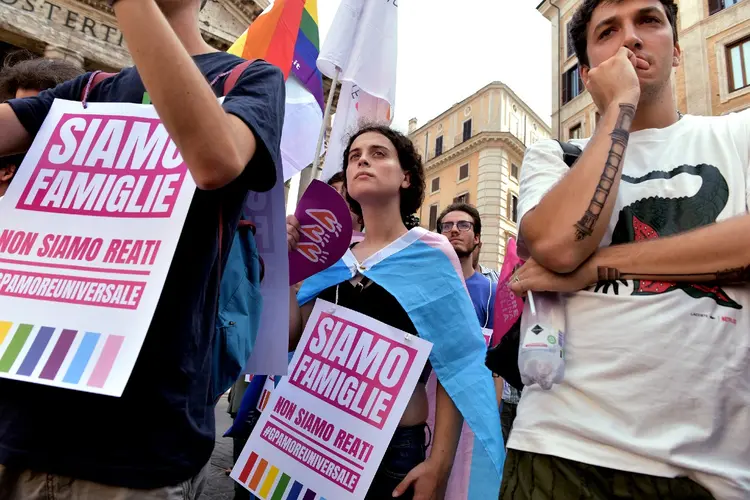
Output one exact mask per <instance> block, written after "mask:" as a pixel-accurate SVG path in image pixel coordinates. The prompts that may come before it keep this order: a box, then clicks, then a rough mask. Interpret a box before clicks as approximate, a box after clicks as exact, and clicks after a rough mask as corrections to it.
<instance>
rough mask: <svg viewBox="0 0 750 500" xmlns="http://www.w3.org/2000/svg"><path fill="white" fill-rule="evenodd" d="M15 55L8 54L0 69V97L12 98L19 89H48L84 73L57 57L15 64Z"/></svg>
mask: <svg viewBox="0 0 750 500" xmlns="http://www.w3.org/2000/svg"><path fill="white" fill-rule="evenodd" d="M14 59H16V58H15V56H14V55H11V56H8V59H6V65H5V67H4V68H3V69H2V71H0V99H2V100H3V101H4V100H6V99H12V98H13V97H15V95H16V91H18V89H27V90H47V89H51V88H54V87H56V86H58V85H59V84H61V83H63V82H66V81H68V80H72V79H73V78H75V77H77V76H79V75H82V74H83V70H82V69H81V68H78V67H77V66H74V65H73V64H71V63H69V62H67V61H62V60H57V59H41V58H35V59H27V60H22V61H20V62H16V63H15V64H14V63H13V62H12V61H13V60H14Z"/></svg>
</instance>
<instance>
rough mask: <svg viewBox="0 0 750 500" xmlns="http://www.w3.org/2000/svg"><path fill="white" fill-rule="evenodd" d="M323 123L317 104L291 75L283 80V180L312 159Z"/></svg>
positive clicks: (286, 179)
mask: <svg viewBox="0 0 750 500" xmlns="http://www.w3.org/2000/svg"><path fill="white" fill-rule="evenodd" d="M322 126H323V112H322V111H321V110H320V105H319V104H318V102H317V101H316V100H315V96H313V95H312V94H311V93H310V92H309V91H308V90H307V89H306V88H305V87H303V86H302V83H301V82H300V81H299V80H298V79H297V77H295V76H294V75H291V74H290V75H289V78H287V80H286V107H285V111H284V129H283V130H282V132H281V163H282V165H283V166H284V181H288V180H289V179H290V178H292V176H294V175H295V174H296V173H298V172H300V171H302V169H303V168H305V167H306V166H308V165H309V164H311V163H312V162H313V159H315V146H316V145H317V140H318V133H319V131H320V127H322Z"/></svg>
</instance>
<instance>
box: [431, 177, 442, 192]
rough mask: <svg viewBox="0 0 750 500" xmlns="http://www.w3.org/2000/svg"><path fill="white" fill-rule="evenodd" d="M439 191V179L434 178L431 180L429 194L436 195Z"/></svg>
mask: <svg viewBox="0 0 750 500" xmlns="http://www.w3.org/2000/svg"><path fill="white" fill-rule="evenodd" d="M438 191H440V177H435V178H434V179H432V189H430V193H437V192H438Z"/></svg>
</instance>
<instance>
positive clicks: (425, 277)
mask: <svg viewBox="0 0 750 500" xmlns="http://www.w3.org/2000/svg"><path fill="white" fill-rule="evenodd" d="M357 272H359V273H361V274H362V275H364V276H365V277H367V278H369V279H371V280H372V281H374V282H375V283H377V284H379V285H380V286H382V287H383V288H385V290H386V291H388V293H390V294H391V295H393V296H394V297H395V298H396V300H398V302H399V304H401V306H402V307H403V308H404V310H405V311H406V312H407V314H408V315H409V318H410V319H411V321H412V323H414V326H415V327H416V329H417V332H418V333H419V336H420V337H422V338H423V339H425V340H427V341H428V342H431V343H432V344H433V348H432V352H431V353H430V362H431V363H432V368H433V369H434V370H435V373H436V374H437V377H438V379H439V380H440V382H441V383H442V384H443V387H444V388H445V390H446V392H447V393H448V395H450V397H451V399H453V402H454V403H455V404H456V407H457V408H458V410H459V411H460V412H461V414H462V415H463V417H464V420H465V422H466V423H467V424H468V425H469V427H470V428H471V430H472V432H473V433H474V437H475V439H474V442H473V443H472V445H473V447H474V448H473V452H472V455H471V456H472V461H471V475H472V477H474V478H476V479H475V481H474V482H473V483H472V484H471V488H470V490H471V491H470V496H469V498H471V499H472V500H473V499H476V500H486V499H488V498H497V497H498V493H499V490H500V479H501V478H502V470H503V463H504V461H505V451H504V447H503V440H502V436H501V432H500V414H499V412H498V408H497V399H496V397H495V388H494V384H493V380H492V374H491V373H490V371H489V370H488V369H487V368H486V367H485V365H484V359H485V355H486V352H487V349H486V347H485V342H484V338H483V336H482V331H481V327H480V325H479V321H478V320H477V315H476V312H475V311H474V306H473V305H472V303H471V299H470V298H469V294H468V292H467V290H466V287H465V285H464V282H463V279H462V273H461V266H460V264H459V262H458V257H457V256H456V253H455V251H454V250H453V247H452V246H451V245H450V243H448V240H447V239H446V238H445V237H444V236H442V235H440V234H437V233H433V232H430V231H427V230H426V229H423V228H419V227H418V228H414V229H412V230H410V231H409V232H408V233H406V234H405V235H404V236H402V237H401V238H399V239H398V240H396V241H394V242H393V243H391V244H390V245H388V246H387V247H385V248H384V249H382V250H380V251H379V252H377V253H375V254H373V255H372V256H371V257H369V258H368V259H366V260H365V261H364V262H362V263H359V262H357V260H356V258H355V257H354V254H353V253H352V252H351V251H347V253H346V254H345V255H344V257H343V258H342V259H341V260H340V261H338V262H337V263H336V264H334V265H333V266H331V267H329V268H328V269H326V270H325V271H322V272H320V273H318V274H316V275H314V276H312V277H310V278H308V279H307V280H305V283H304V284H303V285H302V288H301V289H300V291H299V293H298V294H297V300H298V302H299V304H300V305H302V304H305V303H307V302H309V301H311V300H313V299H315V297H317V296H318V294H320V292H322V291H323V290H325V289H326V288H328V287H330V286H333V285H337V284H339V283H342V282H344V281H346V280H349V279H351V278H352V277H354V275H355V274H356V273H357ZM458 458H459V459H460V457H458ZM454 467H455V465H454Z"/></svg>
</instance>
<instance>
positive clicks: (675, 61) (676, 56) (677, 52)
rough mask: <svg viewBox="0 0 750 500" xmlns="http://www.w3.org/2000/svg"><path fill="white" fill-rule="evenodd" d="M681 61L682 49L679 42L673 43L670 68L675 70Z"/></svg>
mask: <svg viewBox="0 0 750 500" xmlns="http://www.w3.org/2000/svg"><path fill="white" fill-rule="evenodd" d="M681 60H682V49H681V48H680V42H675V44H674V49H673V51H672V67H673V68H676V67H678V66H679V65H680V62H681Z"/></svg>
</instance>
